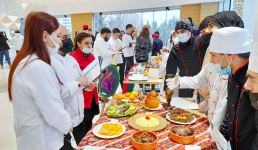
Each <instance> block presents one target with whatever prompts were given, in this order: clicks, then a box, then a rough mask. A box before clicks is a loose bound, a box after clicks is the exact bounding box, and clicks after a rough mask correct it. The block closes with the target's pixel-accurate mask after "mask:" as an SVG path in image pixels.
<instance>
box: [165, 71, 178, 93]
mask: <svg viewBox="0 0 258 150" xmlns="http://www.w3.org/2000/svg"><path fill="white" fill-rule="evenodd" d="M166 82H167V85H168V88H170V89H171V90H175V89H178V88H179V85H180V83H179V82H180V81H179V79H178V74H177V75H176V76H175V77H174V78H172V79H167V80H166Z"/></svg>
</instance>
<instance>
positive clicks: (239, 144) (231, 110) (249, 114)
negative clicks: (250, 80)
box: [220, 65, 257, 150]
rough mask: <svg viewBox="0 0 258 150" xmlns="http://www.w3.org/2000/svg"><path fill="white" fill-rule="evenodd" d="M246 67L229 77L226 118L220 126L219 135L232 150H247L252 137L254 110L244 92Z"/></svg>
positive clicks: (249, 147) (247, 95)
mask: <svg viewBox="0 0 258 150" xmlns="http://www.w3.org/2000/svg"><path fill="white" fill-rule="evenodd" d="M247 68H248V65H245V66H243V67H242V68H240V69H239V70H238V71H237V72H236V73H235V74H233V75H230V76H229V80H228V101H227V112H226V117H225V119H224V121H223V124H222V125H221V130H220V131H221V133H222V134H223V135H224V136H225V138H226V139H227V140H229V141H230V144H231V148H232V149H233V150H249V149H251V144H252V142H253V140H254V137H255V136H256V134H257V130H256V129H255V119H254V118H255V109H254V108H253V107H252V105H251V102H250V98H249V94H248V91H246V90H244V84H245V82H246V80H247V77H246V72H247Z"/></svg>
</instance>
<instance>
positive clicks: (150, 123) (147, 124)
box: [135, 116, 159, 128]
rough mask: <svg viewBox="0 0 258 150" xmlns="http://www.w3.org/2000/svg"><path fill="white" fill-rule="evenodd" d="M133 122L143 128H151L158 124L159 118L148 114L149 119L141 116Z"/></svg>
mask: <svg viewBox="0 0 258 150" xmlns="http://www.w3.org/2000/svg"><path fill="white" fill-rule="evenodd" d="M135 124H136V125H138V126H141V127H144V128H152V127H156V126H158V125H159V120H158V119H157V118H155V117H152V116H149V119H148V120H147V119H146V117H145V116H143V117H139V118H137V119H136V120H135Z"/></svg>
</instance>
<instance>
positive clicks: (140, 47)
mask: <svg viewBox="0 0 258 150" xmlns="http://www.w3.org/2000/svg"><path fill="white" fill-rule="evenodd" d="M134 49H135V59H136V62H137V63H142V62H148V60H149V53H150V52H151V50H152V45H151V40H150V30H149V28H147V27H143V28H142V31H141V33H140V35H139V36H138V37H137V39H136V45H135V48H134Z"/></svg>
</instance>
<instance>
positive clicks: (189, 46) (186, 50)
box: [164, 37, 206, 97]
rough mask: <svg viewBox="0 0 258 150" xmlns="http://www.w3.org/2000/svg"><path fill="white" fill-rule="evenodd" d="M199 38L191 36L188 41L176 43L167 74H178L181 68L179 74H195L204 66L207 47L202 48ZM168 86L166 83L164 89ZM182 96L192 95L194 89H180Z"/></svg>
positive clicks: (169, 60)
mask: <svg viewBox="0 0 258 150" xmlns="http://www.w3.org/2000/svg"><path fill="white" fill-rule="evenodd" d="M198 44H199V43H198V39H196V38H193V37H192V38H190V39H189V40H188V42H186V43H181V42H179V43H178V44H177V45H175V46H174V47H173V48H172V50H171V52H170V55H169V58H168V61H167V67H166V74H174V75H175V74H176V73H177V68H179V70H180V71H179V76H194V75H196V74H198V73H199V72H200V70H201V67H202V62H203V57H204V54H205V52H206V49H200V47H199V45H198ZM166 88H167V85H166V83H165V86H164V89H166ZM179 96H180V97H192V96H193V90H192V89H180V90H179Z"/></svg>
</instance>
